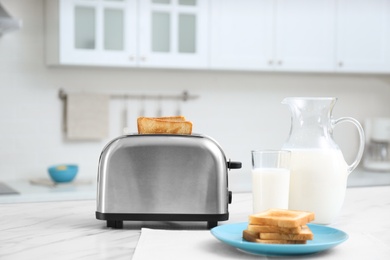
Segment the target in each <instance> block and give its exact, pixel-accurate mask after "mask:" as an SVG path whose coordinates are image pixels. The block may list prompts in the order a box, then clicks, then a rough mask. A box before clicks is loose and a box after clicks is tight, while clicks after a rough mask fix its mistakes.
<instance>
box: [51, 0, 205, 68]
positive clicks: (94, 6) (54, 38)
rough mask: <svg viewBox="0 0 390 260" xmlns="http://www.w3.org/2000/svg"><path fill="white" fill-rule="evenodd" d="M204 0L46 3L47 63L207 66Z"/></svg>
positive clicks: (62, 0) (88, 0) (101, 0)
mask: <svg viewBox="0 0 390 260" xmlns="http://www.w3.org/2000/svg"><path fill="white" fill-rule="evenodd" d="M206 3H207V1H206V0H73V1H69V0H57V1H53V0H47V1H46V17H47V21H46V27H47V28H46V29H47V30H46V33H47V43H48V44H47V46H48V55H47V56H48V63H49V64H64V65H91V66H125V67H133V66H140V67H178V68H182V67H189V68H191V67H194V68H204V67H206V66H207V39H206V37H207V31H206V30H207V20H206V19H207V6H206Z"/></svg>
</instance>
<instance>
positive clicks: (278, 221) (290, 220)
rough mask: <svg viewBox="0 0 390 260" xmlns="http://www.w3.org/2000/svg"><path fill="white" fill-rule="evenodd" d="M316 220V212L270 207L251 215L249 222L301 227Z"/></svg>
mask: <svg viewBox="0 0 390 260" xmlns="http://www.w3.org/2000/svg"><path fill="white" fill-rule="evenodd" d="M312 220H314V213H313V212H308V211H300V210H286V209H269V210H267V211H264V212H261V213H257V214H253V215H250V216H249V224H252V225H269V226H278V227H287V228H293V227H299V226H303V225H306V224H307V223H308V222H310V221H312Z"/></svg>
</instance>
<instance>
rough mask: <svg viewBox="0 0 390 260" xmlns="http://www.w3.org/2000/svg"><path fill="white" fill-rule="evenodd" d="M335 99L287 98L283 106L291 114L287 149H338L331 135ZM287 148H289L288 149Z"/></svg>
mask: <svg viewBox="0 0 390 260" xmlns="http://www.w3.org/2000/svg"><path fill="white" fill-rule="evenodd" d="M336 101H337V98H335V97H287V98H285V99H283V101H282V104H285V105H288V107H289V109H290V112H291V128H290V135H289V139H288V140H287V143H286V144H285V148H311V149H313V148H319V149H325V148H326V149H332V148H334V147H336V148H338V147H337V145H336V144H335V143H334V141H333V139H332V137H331V135H332V132H333V127H332V116H331V114H332V109H333V107H334V105H335V103H336ZM286 146H287V147H286Z"/></svg>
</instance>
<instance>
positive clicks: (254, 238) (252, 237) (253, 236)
mask: <svg viewBox="0 0 390 260" xmlns="http://www.w3.org/2000/svg"><path fill="white" fill-rule="evenodd" d="M242 237H243V238H244V239H245V240H246V241H249V242H255V243H263V244H306V240H288V239H261V238H259V233H257V232H254V231H249V230H244V231H243V232H242Z"/></svg>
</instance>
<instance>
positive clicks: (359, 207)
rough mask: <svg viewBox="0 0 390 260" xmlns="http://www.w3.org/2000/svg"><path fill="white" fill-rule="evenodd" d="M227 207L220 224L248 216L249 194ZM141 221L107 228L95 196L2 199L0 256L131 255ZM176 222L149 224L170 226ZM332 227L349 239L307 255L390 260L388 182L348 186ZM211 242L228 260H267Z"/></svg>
mask: <svg viewBox="0 0 390 260" xmlns="http://www.w3.org/2000/svg"><path fill="white" fill-rule="evenodd" d="M229 211H230V219H229V221H226V222H221V223H220V224H225V223H235V222H243V221H246V220H247V216H248V215H249V214H250V213H251V194H249V193H247V194H233V203H232V204H231V205H230V207H229ZM142 224H143V223H141V222H136V223H132V222H125V224H124V229H122V230H113V229H109V228H106V226H105V222H104V221H100V220H96V219H95V201H94V200H85V201H80V200H78V201H60V202H52V201H51V202H39V203H8V204H0V259H2V260H8V259H17V260H20V259H131V258H132V255H133V253H134V250H135V247H136V245H137V241H138V238H139V235H140V228H141V226H142ZM176 224H177V223H150V224H146V225H145V226H146V227H149V228H159V227H165V228H172V227H177V226H176ZM332 226H333V227H336V228H339V229H341V230H343V231H345V232H347V233H348V234H349V236H350V238H349V239H348V240H347V241H346V242H345V243H343V244H341V245H339V246H338V247H336V248H334V249H332V250H329V251H326V252H323V253H319V254H315V255H310V256H307V257H305V259H390V186H381V187H371V188H349V189H348V190H347V195H346V200H345V203H344V207H343V210H342V213H341V215H340V216H339V218H338V219H337V221H336V222H335V223H334V224H332ZM192 228H198V229H203V228H205V225H204V224H203V223H202V224H197V225H193V226H192ZM212 241H213V243H215V246H216V248H219V249H222V250H223V253H224V254H226V258H227V259H267V258H266V257H259V256H252V255H247V254H243V253H242V252H239V251H238V250H235V249H234V248H230V247H229V246H226V245H224V244H222V243H220V242H219V241H217V240H215V241H214V240H212ZM216 253H218V252H216ZM160 259H164V257H163V256H161V258H160ZM182 259H186V256H183V257H182ZM283 259H287V258H283ZM295 259H297V258H295Z"/></svg>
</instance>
